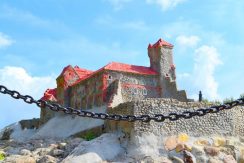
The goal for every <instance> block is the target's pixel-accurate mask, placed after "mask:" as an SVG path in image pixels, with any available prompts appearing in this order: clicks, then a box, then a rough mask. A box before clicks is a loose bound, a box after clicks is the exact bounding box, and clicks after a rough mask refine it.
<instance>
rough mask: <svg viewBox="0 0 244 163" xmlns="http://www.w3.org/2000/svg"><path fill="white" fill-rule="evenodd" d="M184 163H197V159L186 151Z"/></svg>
mask: <svg viewBox="0 0 244 163" xmlns="http://www.w3.org/2000/svg"><path fill="white" fill-rule="evenodd" d="M184 161H185V162H187V163H188V162H189V163H196V162H197V161H196V157H195V156H194V155H193V154H192V153H191V152H189V151H187V150H185V151H184Z"/></svg>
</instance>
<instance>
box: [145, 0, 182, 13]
mask: <svg viewBox="0 0 244 163" xmlns="http://www.w3.org/2000/svg"><path fill="white" fill-rule="evenodd" d="M185 1H186V0H146V2H147V3H148V4H156V5H159V6H160V7H161V8H162V10H163V11H166V10H169V9H172V8H174V7H176V6H177V5H178V4H180V3H183V2H185Z"/></svg>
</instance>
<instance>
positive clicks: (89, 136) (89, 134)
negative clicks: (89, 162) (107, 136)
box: [82, 131, 97, 141]
mask: <svg viewBox="0 0 244 163" xmlns="http://www.w3.org/2000/svg"><path fill="white" fill-rule="evenodd" d="M96 137H97V136H96V135H95V134H94V133H93V132H91V131H90V132H87V133H85V134H84V135H83V136H82V138H83V139H85V140H86V141H90V140H92V139H95V138H96Z"/></svg>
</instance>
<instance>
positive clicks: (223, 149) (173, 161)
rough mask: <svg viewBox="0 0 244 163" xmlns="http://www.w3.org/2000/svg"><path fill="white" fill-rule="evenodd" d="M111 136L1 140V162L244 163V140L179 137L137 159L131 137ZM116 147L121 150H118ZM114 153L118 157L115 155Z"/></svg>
mask: <svg viewBox="0 0 244 163" xmlns="http://www.w3.org/2000/svg"><path fill="white" fill-rule="evenodd" d="M109 136H110V135H109V134H103V135H101V136H100V137H98V138H96V139H94V140H91V141H85V140H83V139H81V138H71V137H70V138H66V139H56V140H55V139H39V140H38V139H35V140H28V141H26V142H16V141H15V140H11V139H10V140H1V141H0V155H2V156H4V160H0V162H1V163H3V162H4V163H13V162H15V163H22V162H23V163H56V162H61V163H67V162H71V163H72V162H73V163H78V162H81V161H82V162H103V163H105V162H107V163H108V162H140V163H161V162H163V163H184V162H187V163H237V162H238V163H244V142H243V137H240V138H238V137H217V136H209V137H193V136H189V135H187V134H178V135H176V136H170V137H164V138H163V139H162V140H163V142H161V144H162V146H160V147H159V148H158V149H155V150H158V151H159V152H158V155H155V156H153V155H149V154H145V155H140V153H138V155H140V158H137V157H135V154H134V155H131V153H129V149H128V148H129V147H128V146H126V145H125V142H126V141H127V142H128V140H127V138H124V136H123V137H122V136H118V137H114V136H113V137H109ZM106 137H107V138H106ZM113 139H114V140H113ZM138 142H139V143H145V142H143V141H141V142H140V141H138ZM116 143H117V144H116ZM114 145H117V147H119V148H121V149H119V148H118V149H117V147H116V146H114ZM148 148H150V147H148ZM113 150H115V151H113ZM111 151H113V152H114V154H111ZM113 152H112V153H113ZM109 153H110V155H109Z"/></svg>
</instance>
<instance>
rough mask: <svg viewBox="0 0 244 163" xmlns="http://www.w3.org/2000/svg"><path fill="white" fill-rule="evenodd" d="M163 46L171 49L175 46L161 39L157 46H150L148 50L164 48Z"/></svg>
mask: <svg viewBox="0 0 244 163" xmlns="http://www.w3.org/2000/svg"><path fill="white" fill-rule="evenodd" d="M162 46H166V47H170V48H173V47H174V45H172V44H170V43H168V42H166V41H164V40H163V39H161V38H160V39H159V40H158V41H157V42H156V43H155V44H153V45H151V44H149V45H148V48H158V47H162Z"/></svg>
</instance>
